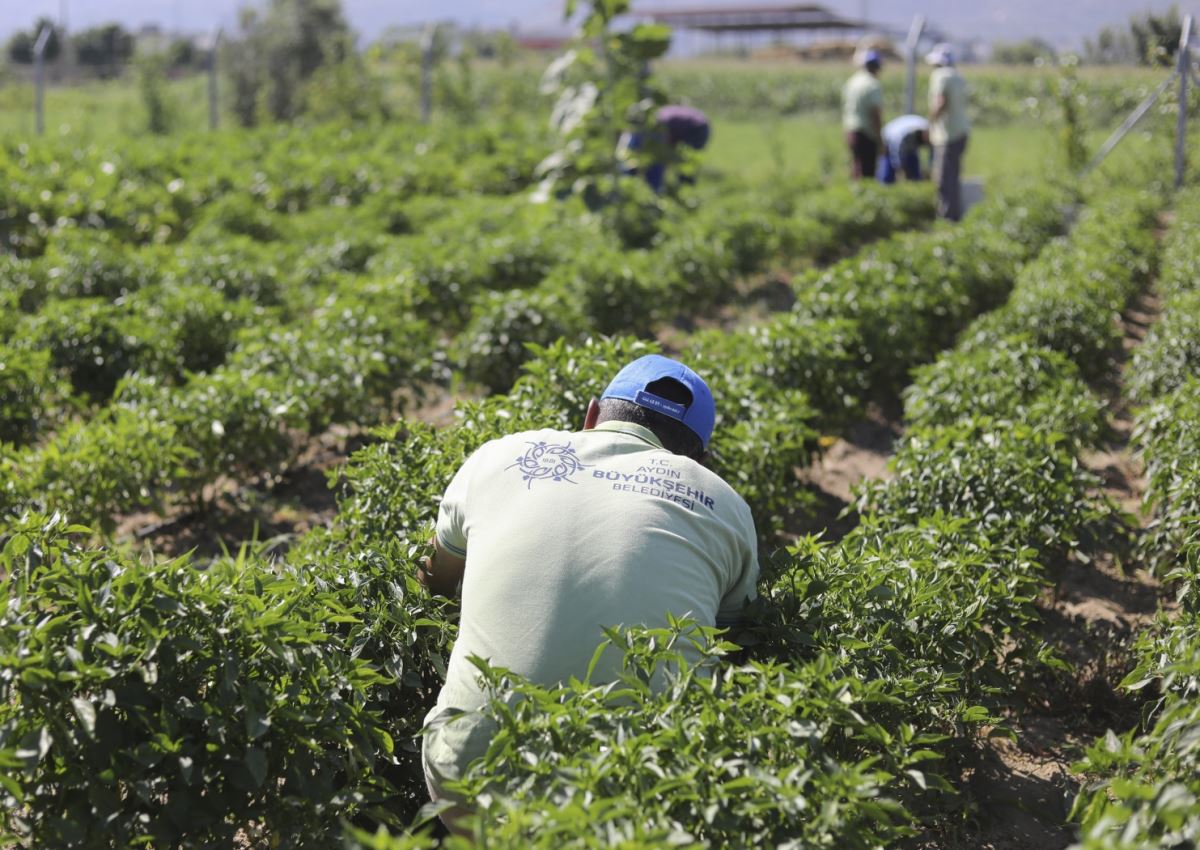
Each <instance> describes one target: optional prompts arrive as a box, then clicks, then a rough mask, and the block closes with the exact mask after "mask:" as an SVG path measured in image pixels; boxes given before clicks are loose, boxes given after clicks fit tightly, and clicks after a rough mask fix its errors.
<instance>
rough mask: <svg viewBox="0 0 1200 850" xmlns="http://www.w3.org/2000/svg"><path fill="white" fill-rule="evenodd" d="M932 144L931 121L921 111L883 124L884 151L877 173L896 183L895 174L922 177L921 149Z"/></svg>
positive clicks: (909, 177)
mask: <svg viewBox="0 0 1200 850" xmlns="http://www.w3.org/2000/svg"><path fill="white" fill-rule="evenodd" d="M928 147H929V122H928V121H926V120H925V119H924V118H922V117H921V116H920V115H901V116H900V117H898V118H893V119H892V120H891V121H889V122H887V124H885V125H884V127H883V153H882V154H881V155H880V157H879V170H878V171H877V172H876V174H875V177H876V179H877V180H879V182H880V183H888V184H891V183H895V182H896V174H897V173H903V174H904V178H905V179H906V180H920V179H921V149H922V148H928Z"/></svg>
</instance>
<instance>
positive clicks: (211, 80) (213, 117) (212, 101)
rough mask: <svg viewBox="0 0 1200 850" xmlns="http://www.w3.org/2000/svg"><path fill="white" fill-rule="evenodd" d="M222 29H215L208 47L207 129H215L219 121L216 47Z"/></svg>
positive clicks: (218, 44)
mask: <svg viewBox="0 0 1200 850" xmlns="http://www.w3.org/2000/svg"><path fill="white" fill-rule="evenodd" d="M221 34H222V30H219V29H218V30H217V31H216V33H214V34H213V37H212V46H211V47H209V49H208V129H210V130H216V129H217V127H218V126H220V123H221V110H220V108H219V105H220V101H219V99H218V97H217V49H218V48H219V47H220V46H221Z"/></svg>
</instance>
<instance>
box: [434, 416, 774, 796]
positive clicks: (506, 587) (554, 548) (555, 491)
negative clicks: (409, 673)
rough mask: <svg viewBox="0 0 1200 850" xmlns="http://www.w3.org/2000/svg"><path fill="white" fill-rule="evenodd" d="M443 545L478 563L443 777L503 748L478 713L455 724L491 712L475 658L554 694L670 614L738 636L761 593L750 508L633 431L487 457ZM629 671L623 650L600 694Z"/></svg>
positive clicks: (454, 664)
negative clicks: (614, 646) (621, 634)
mask: <svg viewBox="0 0 1200 850" xmlns="http://www.w3.org/2000/svg"><path fill="white" fill-rule="evenodd" d="M437 536H438V541H439V542H440V543H441V545H442V546H444V547H445V548H446V549H448V550H450V551H452V552H455V553H458V554H460V555H464V556H465V557H466V559H467V566H466V572H465V573H464V576H463V586H462V616H461V620H460V626H459V635H458V640H457V641H456V642H455V645H454V650H453V652H452V653H451V655H450V663H449V666H448V668H447V671H446V684H445V686H444V687H443V688H442V691H441V693H440V694H439V696H438V701H437V707H436V708H434V710H433V711H432V712H430V715H429V717H428V718H427V723H428V724H429V728H427V730H426V733H425V742H424V750H425V762H426V768H427V770H429V769H431V768H432V772H434V773H436V774H437V775H438V776H440V777H443V778H446V777H451V778H456V777H457V776H458V775H460V774H461V771H462V770H463V769H465V768H466V765H467V764H468V763H469V762H470V761H471V760H472V759H473V758H475V757H476V756H479V755H482V754H483V751H484V750H485V749H486V747H487V743H488V739H489V738H490V734H488V733H486V732H482V733H481V732H480V730H478V729H477V728H476V727H475V726H474V724H473V721H472V719H471V717H472V715H470V714H468V715H466V716H464V717H463V718H460V719H456V720H455V721H454V722H453V723H449V724H447V723H446V722H445V719H446V716H447V715H454V714H455V713H456V712H455V711H454V710H456V709H457V710H467V711H468V712H470V711H471V710H473V709H476V708H478V707H479V706H481V705H482V704H483V701H484V697H483V694H482V693H481V691H480V689H479V686H478V684H477V681H476V676H477V672H478V671H477V670H476V668H475V666H474V665H473V664H471V663H470V661H469V660H468V659H469V658H470V657H471V656H479V657H482V658H486V659H488V660H489V661H490V662H491V663H493V664H495V665H498V666H501V667H505V668H508V669H509V670H513V671H515V672H518V673H521V674H523V675H524V676H526V677H528V678H529V679H530V680H532V681H534V682H538V683H541V684H547V685H549V684H554V683H557V682H562V681H566V680H567V679H569V678H570V677H572V676H575V677H577V678H582V677H583V676H584V675H585V673H586V672H587V667H588V663H589V662H590V661H591V658H592V655H593V653H594V652H595V650H596V647H597V646H599V644H600V643H601V641H602V640H603V639H604V634H603V631H602V629H603V628H604V627H608V626H616V625H626V626H632V625H645V626H650V627H660V626H665V625H666V624H667V614H668V613H670V614H673V615H675V616H676V617H681V616H684V615H690V616H691V617H692V618H693V619H694V620H696V621H697V622H698V623H700V624H701V625H705V626H712V625H716V624H719V623H726V622H733V621H736V619H737V618H738V617H739V616H740V614H741V612H742V608H743V606H744V605H745V604H746V602H747V601H749V600H751V599H753V598H754V597H755V595H756V592H755V584H756V582H757V579H758V558H757V547H756V536H755V532H754V521H753V519H752V518H751V515H750V509H749V507H747V505H746V503H745V501H744V500H743V499H742V498H741V497H740V496H738V495H737V493H735V492H734V491H733V488H731V487H730V486H729V485H728V484H726V483H725V482H724V481H723V480H722V479H721V478H720V477H719V476H718V475H716V474H715V473H713V472H711V471H709V470H708V469H706V468H704V467H703V466H701V465H700V464H699V463H696V462H695V461H693V460H691V459H689V458H686V457H683V456H681V455H676V454H672V453H670V452H668V451H667V450H665V449H663V448H662V446H661V444H660V443H659V441H658V439H657V438H656V437H655V436H654V434H653V433H652V432H651V431H649V430H647V429H645V428H643V427H641V426H638V425H634V424H631V423H626V422H605V423H602V424H601V425H599V426H597V427H596V428H595V429H594V430H591V431H581V432H576V433H571V432H567V431H556V430H549V429H547V430H541V431H527V432H524V433H521V434H513V435H511V436H507V437H502V438H500V439H498V440H493V441H491V442H489V443H487V444H485V445H484V446H482V447H481V448H480V449H479V450H478V451H477V452H475V454H473V455H472V456H471V457H470V458H469V459H468V460H467V462H466V463H465V464H463V466H462V468H461V469H460V470H459V471H458V473H457V474H456V475H455V476H454V480H453V481H451V483H450V486H449V487H448V488H447V489H446V493H445V496H444V498H443V499H442V504H441V509H440V511H439V514H438V523H437ZM619 663H620V656H619V653H617V652H616V651H615V650H610V651H609V652H607V653H606V654H605V657H603V658H602V659H601V661H600V663H599V665H598V666H597V668H596V671H595V672H594V673H593V677H592V681H593V682H605V681H610V680H611V679H613V678H615V676H616V674H617V672H618V671H619ZM439 715H441V718H439ZM454 727H457V728H454Z"/></svg>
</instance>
